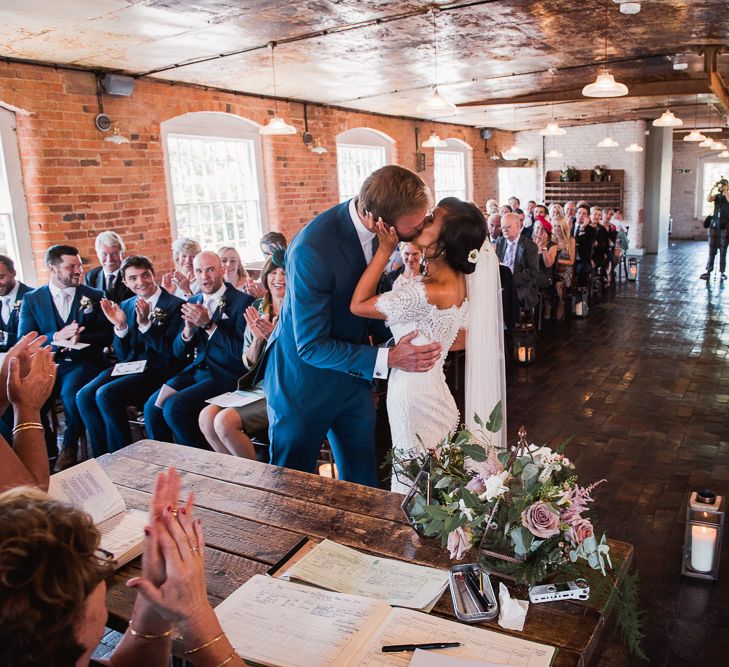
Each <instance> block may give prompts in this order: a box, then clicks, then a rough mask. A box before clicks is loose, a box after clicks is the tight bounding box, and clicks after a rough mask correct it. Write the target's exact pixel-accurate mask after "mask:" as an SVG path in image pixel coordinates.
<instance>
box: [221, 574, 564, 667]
mask: <svg viewBox="0 0 729 667" xmlns="http://www.w3.org/2000/svg"><path fill="white" fill-rule="evenodd" d="M215 613H216V614H217V616H218V619H219V620H220V624H221V625H222V627H223V630H225V633H226V635H227V636H228V639H230V641H231V643H232V644H233V646H234V647H235V650H236V651H237V652H238V654H239V655H240V656H241V657H242V658H243V659H244V660H245V661H247V662H249V663H251V664H254V665H264V666H266V667H349V666H352V667H354V666H356V667H389V666H397V667H406V666H407V665H408V664H409V663H410V660H411V659H412V657H413V654H412V653H410V652H404V653H383V652H382V647H383V646H386V645H390V644H421V643H426V642H461V646H459V647H457V648H449V649H441V650H439V651H438V653H440V654H442V655H452V656H454V657H457V658H466V659H470V660H480V661H482V662H490V663H496V664H503V665H510V666H514V667H549V665H550V664H551V662H552V660H553V658H554V655H555V653H556V649H555V648H554V647H552V646H547V645H545V644H538V643H536V642H531V641H527V640H525V639H519V638H516V637H510V636H509V635H504V634H501V633H498V632H493V631H492V630H486V629H483V628H477V627H474V626H469V625H464V624H461V623H456V622H454V621H448V620H445V619H442V618H438V617H436V616H431V615H428V614H423V613H421V612H418V611H413V610H411V609H394V608H392V607H390V605H388V604H387V603H385V602H382V601H380V600H374V599H372V598H367V597H364V596H361V595H348V594H345V593H333V592H331V591H325V590H321V589H318V588H312V587H311V586H305V585H302V584H296V583H293V582H290V581H283V580H281V579H275V578H272V577H266V576H263V575H259V574H257V575H255V576H254V577H252V578H251V579H249V580H248V581H247V582H246V583H245V584H243V585H242V586H241V587H240V588H239V589H238V590H236V591H235V592H234V593H233V594H232V595H230V596H229V597H228V598H227V599H226V600H224V601H223V602H221V603H220V604H219V605H218V606H217V608H216V609H215Z"/></svg>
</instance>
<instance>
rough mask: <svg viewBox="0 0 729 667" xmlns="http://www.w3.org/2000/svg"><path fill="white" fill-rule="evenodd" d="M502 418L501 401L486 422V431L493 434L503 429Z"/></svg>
mask: <svg viewBox="0 0 729 667" xmlns="http://www.w3.org/2000/svg"><path fill="white" fill-rule="evenodd" d="M501 423H502V416H501V401H499V402H498V403H497V404H496V405H495V406H494V409H493V410H491V414H490V415H489V419H488V421H487V422H486V430H487V431H490V432H491V433H496V432H497V431H498V430H499V429H500V428H501Z"/></svg>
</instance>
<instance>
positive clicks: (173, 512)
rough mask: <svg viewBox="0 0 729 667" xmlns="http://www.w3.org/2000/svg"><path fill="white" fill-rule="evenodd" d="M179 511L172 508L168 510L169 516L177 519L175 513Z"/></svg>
mask: <svg viewBox="0 0 729 667" xmlns="http://www.w3.org/2000/svg"><path fill="white" fill-rule="evenodd" d="M179 511H180V510H178V509H177V508H172V509H171V510H170V514H171V515H172V516H173V517H175V518H177V513H178V512H179Z"/></svg>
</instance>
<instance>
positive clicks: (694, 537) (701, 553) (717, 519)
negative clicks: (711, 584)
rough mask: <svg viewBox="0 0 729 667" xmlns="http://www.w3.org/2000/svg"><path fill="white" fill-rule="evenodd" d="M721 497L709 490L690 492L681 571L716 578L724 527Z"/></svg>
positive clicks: (703, 577) (685, 574)
mask: <svg viewBox="0 0 729 667" xmlns="http://www.w3.org/2000/svg"><path fill="white" fill-rule="evenodd" d="M721 505H722V497H721V496H717V495H716V494H715V493H714V492H713V491H709V490H705V491H693V492H692V493H691V496H690V497H689V502H688V505H687V507H686V534H685V536H684V541H683V564H682V565H681V574H683V575H684V576H686V577H695V578H697V579H709V580H711V581H716V580H717V579H718V578H719V558H720V556H721V533H722V530H723V528H724V511H723V510H722V507H721Z"/></svg>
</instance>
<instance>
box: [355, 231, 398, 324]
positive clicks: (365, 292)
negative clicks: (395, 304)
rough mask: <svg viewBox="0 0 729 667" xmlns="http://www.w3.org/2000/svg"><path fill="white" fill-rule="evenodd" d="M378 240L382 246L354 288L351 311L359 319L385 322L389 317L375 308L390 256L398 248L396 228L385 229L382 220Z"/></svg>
mask: <svg viewBox="0 0 729 667" xmlns="http://www.w3.org/2000/svg"><path fill="white" fill-rule="evenodd" d="M377 238H378V240H379V243H380V245H379V247H378V248H377V252H376V253H375V255H374V257H373V258H372V261H371V262H370V263H369V264H368V265H367V268H366V269H365V272H364V273H363V274H362V277H361V278H360V279H359V282H358V283H357V287H355V288H354V294H352V301H351V303H350V304H349V309H350V310H351V311H352V313H353V314H354V315H358V316H359V317H366V318H367V319H370V320H385V319H387V317H386V316H385V315H384V313H381V312H380V311H379V310H377V308H376V307H375V304H376V303H377V299H379V298H380V297H379V295H378V294H377V284H378V282H379V281H380V276H381V275H382V272H383V271H384V270H385V267H386V266H387V262H388V260H389V259H390V255H392V253H393V251H394V250H395V248H396V247H397V234H396V233H395V229H394V228H392V227H390V228H387V227H385V225H384V224H383V222H382V220H380V221H378V223H377Z"/></svg>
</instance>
